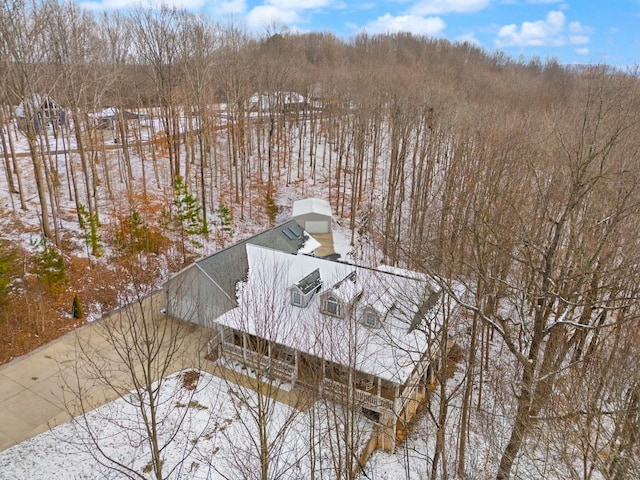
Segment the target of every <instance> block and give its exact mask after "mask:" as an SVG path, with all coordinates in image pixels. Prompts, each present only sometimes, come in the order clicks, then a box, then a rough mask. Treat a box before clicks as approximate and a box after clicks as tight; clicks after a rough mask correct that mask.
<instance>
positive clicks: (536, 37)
mask: <svg viewBox="0 0 640 480" xmlns="http://www.w3.org/2000/svg"><path fill="white" fill-rule="evenodd" d="M567 33H569V35H568V36H567ZM587 33H590V29H589V28H587V27H583V26H582V25H581V24H580V22H571V23H570V24H569V25H568V26H567V25H566V17H565V15H564V13H562V12H560V11H551V12H549V13H548V14H547V18H545V19H544V20H537V21H535V22H523V23H522V25H521V26H520V27H518V26H517V25H516V24H511V25H505V26H503V27H502V28H500V30H499V32H498V39H497V40H496V44H497V45H498V46H499V47H509V46H555V47H558V46H562V45H566V44H572V45H583V44H585V43H588V42H589V37H588V36H587V35H586V34H587Z"/></svg>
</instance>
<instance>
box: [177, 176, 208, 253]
mask: <svg viewBox="0 0 640 480" xmlns="http://www.w3.org/2000/svg"><path fill="white" fill-rule="evenodd" d="M173 188H174V200H173V206H174V208H175V219H176V222H177V224H178V229H179V231H180V237H181V239H182V257H183V260H184V261H186V249H185V243H186V241H187V239H189V241H190V242H191V245H192V246H193V247H195V248H202V244H201V243H200V242H199V241H198V240H197V239H195V238H193V236H194V235H204V234H206V233H208V232H207V227H206V224H205V222H204V220H203V217H202V207H201V206H200V205H199V203H198V199H197V198H196V197H194V196H193V195H192V194H191V193H189V189H188V186H187V184H186V183H185V181H184V180H183V179H182V177H180V176H178V177H176V180H175V183H174V186H173Z"/></svg>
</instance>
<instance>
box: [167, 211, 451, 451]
mask: <svg viewBox="0 0 640 480" xmlns="http://www.w3.org/2000/svg"><path fill="white" fill-rule="evenodd" d="M316 246H317V242H316V241H315V240H313V238H312V237H310V236H309V235H308V234H306V232H305V231H304V230H303V229H302V227H301V226H300V224H299V223H298V222H296V221H295V220H292V221H290V222H287V223H286V224H283V225H279V226H277V227H274V228H273V229H270V230H267V231H266V232H263V233H261V234H258V235H256V236H254V237H251V238H250V239H247V240H245V241H242V242H240V243H238V244H236V245H234V246H232V247H229V248H227V249H224V250H221V251H220V252H218V253H215V254H213V255H211V256H209V257H206V258H204V259H201V260H199V261H198V262H196V263H194V264H193V265H192V266H190V267H187V268H186V269H184V270H183V271H182V272H180V273H178V274H177V275H175V276H174V277H172V278H171V279H169V280H168V281H167V282H166V284H165V292H166V295H167V313H168V314H169V315H172V316H174V317H177V318H180V319H182V320H186V321H189V322H193V323H197V324H199V325H202V326H206V327H209V328H212V329H214V330H215V331H216V332H217V333H218V335H216V336H215V339H214V340H213V341H212V343H211V344H210V351H211V352H213V353H214V354H215V355H216V357H217V358H219V359H222V360H224V361H229V362H235V363H239V364H241V365H242V366H243V367H244V368H246V369H247V371H249V370H252V371H254V372H260V373H261V374H262V375H263V377H268V378H269V379H274V380H278V381H280V382H286V383H288V384H290V385H301V386H302V388H306V389H311V390H312V391H315V392H317V394H318V395H319V396H320V397H323V398H329V399H333V400H335V401H338V402H346V403H348V404H349V405H352V406H354V407H356V408H358V409H359V410H360V411H361V412H362V413H363V414H364V415H366V416H367V417H369V418H370V419H372V420H373V421H375V422H376V424H377V425H378V428H377V429H376V431H375V435H374V437H372V442H373V445H374V446H375V447H378V448H383V449H385V450H389V451H393V450H394V449H395V445H396V441H397V440H401V439H403V438H404V435H405V431H406V429H405V426H406V424H407V423H408V422H410V421H411V420H412V418H413V416H414V415H415V412H416V410H417V407H418V405H419V404H420V403H421V402H422V401H424V400H425V399H426V396H427V386H428V384H429V383H431V382H432V381H433V377H434V373H435V372H436V371H437V370H438V369H439V368H440V366H441V364H442V362H441V361H440V359H439V356H440V354H439V351H440V345H439V342H440V341H441V339H440V336H439V335H438V333H439V331H440V327H441V325H442V320H443V315H444V313H443V311H444V309H443V308H441V307H442V298H441V294H440V291H439V289H438V288H437V287H436V286H435V285H434V284H433V283H432V282H431V281H430V279H428V278H427V277H426V276H424V275H421V274H418V273H416V272H410V271H407V270H401V269H397V268H391V267H380V268H377V269H371V268H366V267H361V266H357V265H352V264H347V263H344V262H336V261H333V260H328V259H325V258H319V257H316V256H313V255H312V254H311V253H312V250H313V249H314V248H316ZM370 444H371V442H370Z"/></svg>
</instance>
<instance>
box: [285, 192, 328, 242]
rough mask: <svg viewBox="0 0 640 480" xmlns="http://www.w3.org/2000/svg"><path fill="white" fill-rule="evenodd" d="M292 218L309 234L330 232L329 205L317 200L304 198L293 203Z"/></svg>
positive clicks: (324, 201)
mask: <svg viewBox="0 0 640 480" xmlns="http://www.w3.org/2000/svg"><path fill="white" fill-rule="evenodd" d="M292 217H293V219H294V220H296V221H297V222H298V223H299V224H300V225H302V226H303V227H304V229H305V230H306V231H307V232H309V233H312V234H313V233H330V232H331V219H332V218H333V215H332V213H331V205H330V204H329V202H327V201H326V200H322V199H319V198H305V199H304V200H297V201H295V202H293V214H292Z"/></svg>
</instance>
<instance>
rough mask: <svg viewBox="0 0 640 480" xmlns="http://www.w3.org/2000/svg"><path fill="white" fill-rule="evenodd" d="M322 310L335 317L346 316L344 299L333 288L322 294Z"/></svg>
mask: <svg viewBox="0 0 640 480" xmlns="http://www.w3.org/2000/svg"><path fill="white" fill-rule="evenodd" d="M320 310H321V311H322V313H326V314H327V315H331V316H333V317H340V318H342V317H344V314H345V311H346V308H345V304H344V302H343V301H342V299H341V298H340V297H339V296H338V295H336V293H335V292H334V291H333V290H327V291H326V292H324V293H323V294H322V297H321V300H320Z"/></svg>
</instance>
